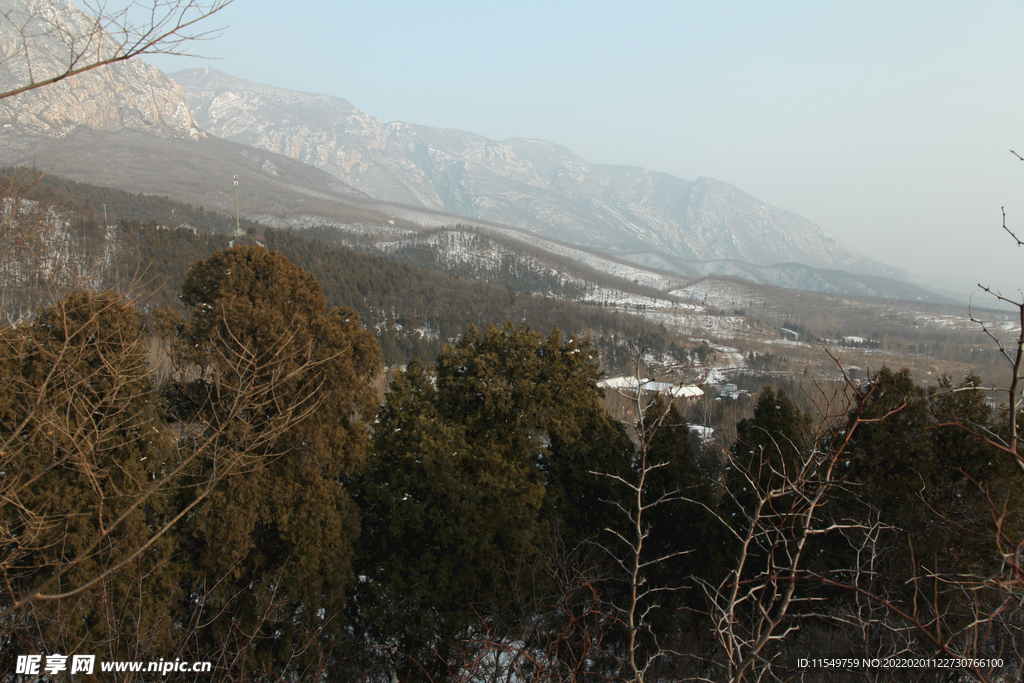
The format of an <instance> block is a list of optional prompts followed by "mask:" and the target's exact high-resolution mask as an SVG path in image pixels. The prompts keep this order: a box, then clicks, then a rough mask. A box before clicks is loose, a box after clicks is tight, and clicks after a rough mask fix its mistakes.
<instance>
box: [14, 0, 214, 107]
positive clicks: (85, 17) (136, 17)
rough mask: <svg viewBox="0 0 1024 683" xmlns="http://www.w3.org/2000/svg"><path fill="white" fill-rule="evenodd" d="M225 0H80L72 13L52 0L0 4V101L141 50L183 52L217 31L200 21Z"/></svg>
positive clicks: (66, 6) (17, 1) (208, 16)
mask: <svg viewBox="0 0 1024 683" xmlns="http://www.w3.org/2000/svg"><path fill="white" fill-rule="evenodd" d="M231 2H233V0H211V1H210V2H201V1H199V0H141V1H138V0H134V1H131V2H128V3H127V4H125V5H123V6H120V7H117V6H115V7H111V4H110V3H109V2H107V1H106V0H98V1H96V2H86V3H85V4H84V5H83V7H84V9H85V12H79V11H77V10H75V9H74V8H73V6H71V5H70V4H69V3H66V2H60V1H57V2H55V1H54V0H21V1H19V0H5V1H4V2H3V3H0V34H3V35H6V36H11V37H12V38H10V39H9V40H8V44H6V45H3V46H2V47H3V52H2V56H0V68H2V69H3V70H4V71H5V72H6V74H5V75H6V78H5V79H4V80H3V85H0V88H2V89H0V99H3V98H6V97H11V96H14V95H17V94H19V93H23V92H26V91H29V90H35V89H37V88H42V87H44V86H47V85H50V84H53V83H57V82H59V81H62V80H65V79H67V78H70V77H72V76H75V75H77V74H80V73H84V72H86V71H90V70H92V69H96V68H98V67H101V66H106V65H108V64H116V63H118V62H124V61H127V60H129V59H133V58H135V57H139V56H141V55H154V54H167V55H190V56H191V54H190V47H191V46H192V45H193V44H194V43H196V42H198V41H203V40H211V39H213V38H216V37H217V36H219V35H220V33H221V32H222V30H223V29H219V28H214V29H206V28H204V27H203V26H201V24H203V22H205V21H206V20H207V19H209V18H210V17H211V16H213V15H214V14H217V13H218V12H220V11H221V10H222V9H224V8H225V7H227V6H228V5H229V4H231Z"/></svg>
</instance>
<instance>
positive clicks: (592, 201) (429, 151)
mask: <svg viewBox="0 0 1024 683" xmlns="http://www.w3.org/2000/svg"><path fill="white" fill-rule="evenodd" d="M171 77H172V78H173V79H174V80H175V82H177V83H178V84H179V85H180V86H182V88H183V90H184V91H185V96H186V98H187V99H188V103H189V106H190V108H191V110H192V112H193V114H194V115H195V116H196V120H197V121H198V122H199V124H200V125H201V126H202V127H203V128H204V129H205V130H207V131H209V132H210V133H212V134H214V135H217V136H219V137H223V138H227V139H230V140H234V141H236V142H241V143H244V144H247V145H252V146H254V147H258V148H261V149H266V150H270V151H274V152H277V153H279V154H282V155H285V156H289V157H292V158H296V159H300V160H302V161H305V162H306V163H309V164H312V165H314V166H317V167H318V168H321V169H324V170H326V171H328V172H329V173H331V174H333V175H335V176H337V177H338V178H340V179H341V180H343V181H345V182H346V183H348V184H349V185H351V186H353V187H355V188H358V189H360V190H362V191H363V192H366V193H367V194H369V195H371V196H373V197H376V198H378V199H385V200H389V201H395V202H402V203H407V204H414V205H420V206H424V207H427V208H431V209H436V210H441V211H444V212H447V213H453V214H457V215H461V216H468V217H472V218H477V219H480V220H486V221H491V222H495V223H501V224H505V225H511V226H515V227H519V228H522V229H524V230H529V231H531V232H536V233H539V234H542V235H544V236H546V237H551V238H554V239H558V240H561V241H564V242H568V243H570V244H576V245H580V246H585V247H590V248H596V249H600V250H602V251H607V252H611V253H615V254H622V255H626V256H628V257H630V258H631V260H636V261H640V262H645V261H649V260H651V257H652V256H653V255H663V256H668V257H670V258H669V259H668V260H665V261H662V262H661V263H659V264H658V265H659V266H661V267H669V268H672V267H673V265H674V263H673V261H674V260H677V259H682V260H697V261H713V260H736V261H741V262H744V263H749V264H753V265H758V266H769V265H776V264H780V263H789V262H796V263H802V264H804V265H808V266H813V267H816V268H832V269H843V270H848V271H850V272H853V273H860V274H872V275H888V276H897V277H901V276H904V275H905V273H903V272H902V271H899V270H898V269H895V268H892V267H888V266H884V265H882V264H879V263H877V262H874V261H871V260H870V259H867V258H865V257H864V256H862V255H860V254H857V253H855V252H854V251H852V250H850V249H848V248H847V247H845V246H844V245H842V244H841V243H839V242H838V241H837V240H836V239H834V238H833V237H831V236H830V235H828V234H826V233H825V232H824V231H823V230H822V229H821V227H820V226H818V225H816V224H814V223H812V222H810V221H808V220H807V219H805V218H803V217H801V216H798V215H796V214H794V213H792V212H789V211H785V210H782V209H778V208H776V207H773V206H769V205H767V204H765V203H763V202H760V201H758V200H757V199H755V198H754V197H751V196H750V195H748V194H746V193H744V192H743V191H741V190H740V189H738V188H736V187H733V186H731V185H728V184H726V183H722V182H719V181H716V180H712V179H710V178H699V179H697V180H683V179H680V178H676V177H674V176H671V175H668V174H665V173H659V172H656V171H650V170H647V169H642V168H636V167H628V166H607V165H598V164H591V163H588V162H586V161H585V160H583V159H581V158H580V157H578V156H576V155H575V154H573V153H572V152H571V151H570V150H568V149H566V148H564V147H561V146H559V145H556V144H553V143H550V142H544V141H540V140H522V139H513V140H503V141H495V140H489V139H487V138H485V137H483V136H480V135H476V134H474V133H468V132H465V131H459V130H450V129H440V128H431V127H428V126H417V125H413V124H408V123H403V122H392V123H386V124H385V123H382V122H381V121H379V120H377V119H375V118H373V117H371V116H368V115H367V114H365V113H364V112H361V111H359V110H358V109H356V108H355V107H354V106H353V105H352V104H351V103H349V102H348V101H346V100H344V99H341V98H337V97H330V96H327V95H318V94H312V93H300V92H295V91H290V90H284V89H280V88H273V87H269V86H265V85H261V84H258V83H252V82H249V81H244V80H241V79H237V78H233V77H231V76H229V75H227V74H224V73H221V72H219V71H217V70H215V69H210V68H203V69H193V70H189V71H182V72H177V73H174V74H172V75H171Z"/></svg>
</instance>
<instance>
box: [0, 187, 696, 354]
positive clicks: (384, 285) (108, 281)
mask: <svg viewBox="0 0 1024 683" xmlns="http://www.w3.org/2000/svg"><path fill="white" fill-rule="evenodd" d="M8 173H9V175H8V180H7V183H8V185H11V184H12V183H13V184H16V185H18V186H26V185H31V187H32V189H31V192H30V193H28V195H27V196H28V197H29V199H30V200H31V201H32V202H39V205H38V206H33V207H32V210H33V211H36V212H39V217H38V220H36V221H35V222H34V223H33V230H32V233H33V244H32V245H31V247H30V245H29V244H19V252H20V253H21V257H20V260H19V261H18V263H20V264H21V268H20V269H19V272H20V273H21V276H19V275H18V274H17V273H14V272H11V263H10V262H8V264H7V265H6V267H7V268H8V272H11V274H12V278H11V280H9V282H10V283H11V286H9V287H8V288H7V291H6V292H5V294H4V301H5V303H4V308H3V314H4V316H5V317H7V318H8V319H12V318H17V317H18V316H20V315H24V314H26V313H30V311H31V310H32V309H33V307H34V306H37V305H39V303H41V302H42V301H44V300H45V296H47V292H48V291H49V288H50V287H51V286H53V285H54V284H56V286H69V285H73V284H74V281H75V279H76V277H78V276H80V275H82V274H87V278H88V280H89V284H90V285H92V286H93V287H96V288H104V287H112V288H119V289H120V291H122V293H126V294H130V295H131V296H132V297H133V298H137V299H138V300H139V303H140V306H141V307H142V308H143V310H150V309H151V308H152V307H155V306H167V305H170V306H176V305H177V293H176V292H177V290H178V288H179V287H180V283H181V282H182V280H183V278H184V277H185V274H186V272H187V269H188V266H189V264H190V263H192V262H193V261H196V260H200V259H203V258H205V257H207V256H209V255H210V254H212V253H213V252H215V251H217V250H220V249H224V248H227V246H228V245H229V244H235V243H246V244H263V245H265V246H266V247H267V248H268V249H272V250H275V251H277V252H279V253H281V254H283V255H284V256H286V257H288V258H289V259H290V260H291V261H292V262H294V263H296V264H297V265H300V266H302V267H303V268H305V269H306V270H307V271H309V272H310V273H312V274H313V275H315V276H316V278H317V279H318V281H319V282H320V283H321V286H322V287H323V291H324V294H325V296H326V297H327V301H328V303H329V304H330V305H345V306H349V307H351V308H352V309H353V310H355V311H356V312H357V313H359V315H360V317H361V319H362V321H363V324H364V325H365V326H366V327H367V329H369V330H370V331H371V332H373V334H374V335H375V336H377V338H378V339H379V341H380V344H381V347H382V349H383V353H384V360H385V362H386V363H388V364H395V363H405V362H406V361H408V360H409V359H410V358H412V357H413V356H419V357H420V358H422V359H424V360H427V361H429V360H431V359H433V358H434V356H436V355H437V353H438V351H439V350H440V349H441V347H442V346H443V345H444V344H445V343H447V342H449V341H452V340H454V339H455V338H456V337H458V336H459V335H460V334H461V333H462V332H463V330H465V329H466V326H467V325H469V324H475V325H477V326H480V327H485V326H486V325H488V324H491V323H500V322H502V321H505V320H513V321H515V322H517V323H523V322H525V323H528V324H530V325H531V326H533V327H534V328H535V329H538V330H541V331H544V332H549V331H551V330H553V329H555V328H559V329H561V330H563V331H565V332H566V333H567V334H577V335H581V336H590V337H591V338H592V339H593V341H594V343H595V344H596V345H597V346H598V348H600V349H602V351H603V352H604V354H605V358H606V362H608V363H609V364H611V365H612V366H614V365H616V364H618V365H619V366H621V364H622V363H623V362H624V361H625V347H626V343H627V342H628V341H634V342H637V343H639V344H641V345H642V346H645V347H648V348H650V349H651V350H652V351H654V352H657V353H665V352H668V353H670V354H672V355H674V356H675V357H679V358H681V357H683V356H684V355H685V353H686V351H685V349H684V348H683V347H682V346H680V342H679V341H677V338H676V337H675V336H673V335H671V334H669V333H668V332H667V331H666V330H665V329H664V328H663V327H660V326H657V325H652V324H650V323H648V322H645V321H643V320H642V319H640V318H638V317H634V316H631V315H630V314H628V313H626V312H624V311H621V310H617V311H616V310H611V309H606V308H602V307H594V306H583V305H578V304H573V303H571V302H567V301H561V300H559V299H556V298H554V297H549V296H547V295H546V294H547V292H548V289H549V285H550V283H549V282H546V281H544V280H535V279H530V278H526V277H522V278H511V279H508V280H507V281H506V282H505V283H504V284H503V285H496V284H493V283H484V282H478V281H476V280H473V279H467V278H460V277H458V276H450V275H445V274H442V273H439V272H437V271H432V270H427V269H424V268H420V267H415V266H408V265H403V264H400V263H396V262H395V261H394V260H392V259H388V258H385V257H383V256H380V255H369V254H363V253H359V252H356V251H354V250H352V249H350V248H346V247H335V246H330V245H328V244H325V243H324V241H323V239H324V238H329V234H325V233H326V231H323V230H321V231H305V233H301V232H300V233H296V232H293V231H283V230H274V229H271V228H267V227H265V226H260V225H258V224H256V223H253V222H251V221H247V220H242V221H241V222H240V226H241V229H242V230H243V231H244V233H245V234H244V235H235V234H234V233H235V230H236V222H235V219H234V218H233V217H229V216H225V215H224V214H220V213H216V212H212V211H206V210H205V209H203V208H202V207H198V208H197V207H193V206H189V205H187V204H181V203H179V202H173V201H171V200H169V199H167V198H166V197H152V196H148V195H141V194H133V193H129V192H124V191H121V190H115V189H111V188H103V187H96V186H92V185H85V184H82V183H76V182H73V181H69V180H64V179H61V178H57V177H52V176H45V177H40V178H38V180H37V179H36V176H35V175H30V174H26V172H25V171H20V172H17V173H15V172H14V171H13V170H12V169H8ZM39 207H45V208H39ZM104 207H105V208H104ZM104 210H105V211H106V215H107V219H106V220H107V221H108V222H109V225H110V226H111V227H110V228H108V229H104V228H101V227H100V225H102V221H103V215H104ZM47 212H57V213H58V214H59V216H60V217H61V221H63V222H61V223H60V225H57V224H55V223H53V222H52V221H49V222H48V220H47V219H45V217H44V214H47ZM330 232H336V231H333V230H331V231H330ZM56 234H59V235H60V236H61V237H60V240H59V241H60V242H61V243H60V244H59V245H57V247H58V248H55V237H54V236H55V235H56ZM304 234H308V235H309V238H306V237H304V236H303V235H304ZM318 238H319V239H318ZM65 242H69V244H67V245H65V244H64V243H65ZM75 260H77V261H78V263H76V264H75V266H74V268H69V267H68V262H69V261H75ZM54 272H63V273H64V279H63V281H59V282H57V283H47V282H46V281H45V279H46V277H48V274H52V273H54ZM19 277H23V279H20V282H19ZM51 279H52V278H51ZM16 283H18V284H21V287H19V286H18V284H16ZM129 290H130V291H129Z"/></svg>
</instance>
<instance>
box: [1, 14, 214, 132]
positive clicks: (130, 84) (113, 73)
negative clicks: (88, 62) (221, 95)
mask: <svg viewBox="0 0 1024 683" xmlns="http://www.w3.org/2000/svg"><path fill="white" fill-rule="evenodd" d="M0 13H2V16H0V89H2V90H9V89H12V88H14V87H17V86H19V85H22V84H25V83H28V82H30V81H31V80H35V81H40V80H43V79H45V78H48V77H50V76H54V75H57V74H60V73H63V72H65V71H67V70H68V68H69V66H70V65H71V64H72V63H73V62H74V61H75V59H77V58H79V57H80V55H81V53H82V52H83V51H86V52H88V53H89V54H90V55H91V54H100V55H107V54H110V53H111V51H112V50H113V49H115V48H114V41H113V40H112V39H111V38H110V37H109V36H107V35H106V34H102V33H97V32H96V30H95V27H94V23H93V20H92V19H91V18H90V17H89V16H88V15H86V14H83V13H82V12H80V11H79V10H78V9H76V8H75V7H74V5H72V4H70V3H69V2H66V1H65V0H45V1H43V0H0ZM87 59H88V57H87ZM78 128H86V129H91V130H99V131H119V130H136V131H143V132H147V133H151V134H154V135H159V136H161V137H170V138H191V139H196V138H200V137H203V136H205V133H204V132H203V131H202V130H201V129H200V128H199V126H198V125H197V124H196V122H195V119H193V118H192V114H191V113H190V112H189V109H188V105H187V104H186V102H185V98H184V95H183V93H182V91H181V89H180V88H179V87H178V86H177V85H176V84H175V83H174V82H173V81H172V80H171V79H169V78H168V77H167V76H165V75H164V74H163V72H161V71H160V70H159V69H157V68H156V67H154V66H151V65H149V64H147V63H145V62H143V61H141V60H139V59H133V60H130V61H128V62H123V63H119V64H112V65H109V66H104V67H100V68H97V69H94V70H92V71H88V72H85V73H82V74H79V75H77V76H73V77H70V78H68V79H66V80H63V81H59V82H57V83H54V84H52V85H47V86H45V87H43V88H40V89H38V90H33V91H29V92H25V93H22V94H19V95H15V96H13V97H10V98H7V99H5V100H0V137H2V138H8V139H10V138H11V137H12V136H15V135H17V136H22V135H29V136H45V137H53V138H60V137H64V136H65V135H67V134H68V133H70V132H71V131H73V130H75V129H78ZM8 141H9V140H8Z"/></svg>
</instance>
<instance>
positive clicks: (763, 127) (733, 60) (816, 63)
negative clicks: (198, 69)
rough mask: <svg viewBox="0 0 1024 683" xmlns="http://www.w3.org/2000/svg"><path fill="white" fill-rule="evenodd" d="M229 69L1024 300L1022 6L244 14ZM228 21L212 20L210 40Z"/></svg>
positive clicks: (207, 49) (444, 7) (228, 15)
mask: <svg viewBox="0 0 1024 683" xmlns="http://www.w3.org/2000/svg"><path fill="white" fill-rule="evenodd" d="M213 21H214V22H215V23H216V24H217V25H225V26H227V30H226V31H225V33H224V34H223V36H221V37H220V38H218V39H217V40H215V41H211V42H209V43H205V44H202V45H199V46H197V49H198V50H199V51H200V52H201V54H203V55H205V56H207V57H217V58H220V59H218V60H216V61H211V60H205V61H197V60H192V59H188V58H167V57H164V58H153V59H151V61H152V62H153V63H155V64H156V65H157V66H159V67H160V68H161V69H163V70H165V71H176V70H179V69H184V68H189V67H193V66H201V65H207V66H212V67H214V68H217V69H220V70H222V71H225V72H227V73H229V74H231V75H233V76H238V77H240V78H246V79H249V80H253V81H258V82H261V83H266V84H269V85H275V86H280V87H285V88H292V89H296V90H306V91H314V92H322V93H327V94H331V95H338V96H340V97H344V98H345V99H347V100H349V101H350V102H351V103H352V104H353V105H355V106H356V107H358V108H359V109H361V110H362V111H364V112H366V113H367V114H369V115H371V116H375V117H377V118H379V119H381V120H383V121H385V122H387V121H395V120H400V121H407V122H411V123H418V124H425V125H431V126H440V127H445V128H460V129H464V130H469V131H473V132H475V133H480V134H482V135H485V136H487V137H490V138H494V139H504V138H512V137H525V138H539V139H544V140H550V141H552V142H556V143H559V144H562V145H565V146H566V147H569V148H570V149H572V150H573V151H574V152H576V153H577V154H579V155H580V156H582V157H583V158H585V159H587V160H588V161H592V162H597V163H613V164H627V165H635V166H644V167H647V168H651V169H655V170H659V171H665V172H668V173H672V174H674V175H677V176H680V177H683V178H697V177H699V176H709V177H712V178H716V179H718V180H722V181H725V182H729V183H732V184H734V185H737V186H738V187H740V188H741V189H742V190H744V191H746V192H749V193H750V194H752V195H754V196H756V197H758V198H759V199H761V200H763V201H765V202H768V203H770V204H773V205H775V206H778V207H781V208H784V209H789V210H791V211H794V212H796V213H799V214H802V215H804V216H806V217H807V218H810V219H811V220H813V221H816V222H818V223H820V224H821V225H822V227H823V228H824V229H825V231H826V232H829V233H831V234H833V235H835V236H836V237H838V238H839V239H840V240H842V241H843V242H845V243H846V244H848V245H849V246H851V247H853V248H854V249H857V250H859V251H861V252H863V253H864V254H866V255H868V256H870V257H872V258H875V259H877V260H880V261H883V262H886V263H890V264H892V265H896V266H900V267H903V268H906V269H908V270H910V271H911V272H913V273H916V274H917V275H919V276H920V277H921V278H922V279H923V280H924V281H925V282H927V283H929V284H932V285H935V286H939V287H945V288H947V289H955V290H961V291H970V290H971V289H973V288H974V285H975V284H977V283H978V282H982V283H985V284H991V285H995V286H997V287H1000V288H1003V289H1004V290H1008V291H1012V292H1016V290H1017V289H1018V288H1021V287H1024V269H1022V268H1021V266H1022V265H1024V249H1018V248H1016V247H1015V246H1014V242H1013V240H1012V239H1011V238H1010V237H1009V236H1008V235H1006V234H1005V233H1004V232H1003V231H1002V228H1001V222H1002V219H1001V214H1000V207H1001V206H1006V210H1007V214H1008V223H1009V224H1010V225H1011V227H1014V228H1017V229H1019V231H1018V235H1019V236H1021V238H1022V239H1024V193H1022V189H1024V162H1021V161H1018V160H1017V159H1015V158H1014V157H1013V156H1012V155H1011V154H1010V152H1009V151H1008V150H1010V149H1016V150H1017V151H1019V152H1021V154H1022V155H1024V87H1022V86H1024V3H1022V2H1021V1H1020V0H1018V1H1017V2H1009V1H1004V0H991V1H989V2H942V1H940V0H931V1H929V2H893V0H889V1H888V2H870V1H858V2H844V3H830V2H824V1H822V0H818V1H815V2H771V3H766V2H731V1H722V0H718V1H714V0H705V1H703V2H684V1H675V2H642V1H634V2H629V3H626V2H617V3H609V2H598V1H595V0H589V1H588V2H559V1H558V0H548V1H547V2H518V3H496V2H495V3H491V2H481V1H480V0H477V1H475V2H443V1H440V0H435V1H434V2H388V1H381V0H377V1H374V2H366V1H363V2H358V3H351V2H345V1H339V0H329V1H326V0H325V1H309V0H307V1H305V2H302V3H295V2H293V3H283V2H271V1H270V0H235V2H234V4H232V5H231V6H229V7H228V8H227V9H225V10H224V11H223V12H222V14H220V15H219V16H218V17H217V18H216V19H215V20H213ZM211 25H212V24H211Z"/></svg>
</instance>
